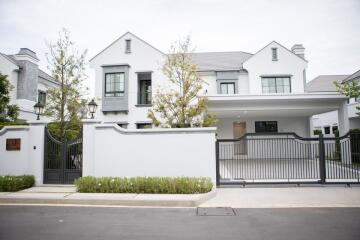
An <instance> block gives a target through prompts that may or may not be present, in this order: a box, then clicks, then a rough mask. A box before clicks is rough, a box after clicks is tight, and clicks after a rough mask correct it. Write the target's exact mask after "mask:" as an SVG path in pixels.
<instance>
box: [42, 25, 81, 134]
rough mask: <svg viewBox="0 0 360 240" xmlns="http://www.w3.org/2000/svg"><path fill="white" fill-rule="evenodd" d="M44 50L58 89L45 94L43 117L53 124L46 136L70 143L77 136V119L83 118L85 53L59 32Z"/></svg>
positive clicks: (67, 34) (78, 123) (66, 35)
mask: <svg viewBox="0 0 360 240" xmlns="http://www.w3.org/2000/svg"><path fill="white" fill-rule="evenodd" d="M48 46H49V50H50V52H49V53H48V54H47V59H48V63H49V67H48V68H49V70H50V71H51V73H52V74H51V75H52V77H53V78H54V79H55V81H56V82H58V83H59V85H60V88H58V89H49V90H48V92H47V104H46V108H45V114H46V115H47V116H49V117H50V118H52V120H54V121H55V122H56V123H57V124H53V125H52V126H51V127H50V128H49V129H50V132H51V133H52V134H53V135H55V136H56V137H57V138H59V140H63V139H65V138H66V139H68V140H71V139H72V138H73V137H74V136H75V137H76V136H77V135H78V133H79V130H80V126H81V119H82V118H84V117H85V115H86V103H87V100H86V99H85V98H84V92H85V90H84V86H83V80H84V79H86V78H87V76H86V74H85V63H86V61H85V57H86V53H87V50H85V51H84V52H82V53H79V52H78V50H77V48H76V46H75V44H74V43H73V42H72V41H71V40H70V33H69V32H68V31H67V30H66V29H62V31H60V33H59V39H58V40H57V42H56V43H55V44H51V43H49V44H48Z"/></svg>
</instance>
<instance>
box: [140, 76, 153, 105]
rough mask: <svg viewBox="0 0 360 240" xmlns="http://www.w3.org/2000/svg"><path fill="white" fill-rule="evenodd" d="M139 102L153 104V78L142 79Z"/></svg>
mask: <svg viewBox="0 0 360 240" xmlns="http://www.w3.org/2000/svg"><path fill="white" fill-rule="evenodd" d="M139 94H140V95H139V104H151V80H140V93H139Z"/></svg>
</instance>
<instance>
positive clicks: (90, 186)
mask: <svg viewBox="0 0 360 240" xmlns="http://www.w3.org/2000/svg"><path fill="white" fill-rule="evenodd" d="M75 185H76V187H77V191H78V192H81V193H158V194H165V193H170V194H193V193H207V192H210V191H211V189H212V187H213V184H212V182H211V180H210V178H195V177H133V178H121V177H100V178H96V177H90V176H88V177H81V178H78V179H76V180H75Z"/></svg>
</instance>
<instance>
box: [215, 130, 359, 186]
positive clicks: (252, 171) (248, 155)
mask: <svg viewBox="0 0 360 240" xmlns="http://www.w3.org/2000/svg"><path fill="white" fill-rule="evenodd" d="M359 149H360V134H359V133H357V134H347V135H345V136H343V137H337V138H324V137H323V136H322V135H321V136H319V137H316V138H302V137H300V136H298V135H296V134H295V133H275V134H274V133H272V134H255V133H247V134H245V135H244V136H242V137H241V138H239V139H218V140H217V177H218V181H217V183H218V184H224V185H225V184H239V183H240V184H244V183H289V182H297V183H326V182H333V183H334V182H359V163H360V160H359V158H360V154H359V152H360V150H359Z"/></svg>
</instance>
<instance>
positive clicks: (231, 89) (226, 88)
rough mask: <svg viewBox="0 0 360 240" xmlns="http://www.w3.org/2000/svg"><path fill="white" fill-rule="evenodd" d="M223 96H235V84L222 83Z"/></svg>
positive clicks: (221, 91)
mask: <svg viewBox="0 0 360 240" xmlns="http://www.w3.org/2000/svg"><path fill="white" fill-rule="evenodd" d="M220 93H221V94H235V83H233V82H229V83H220Z"/></svg>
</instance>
